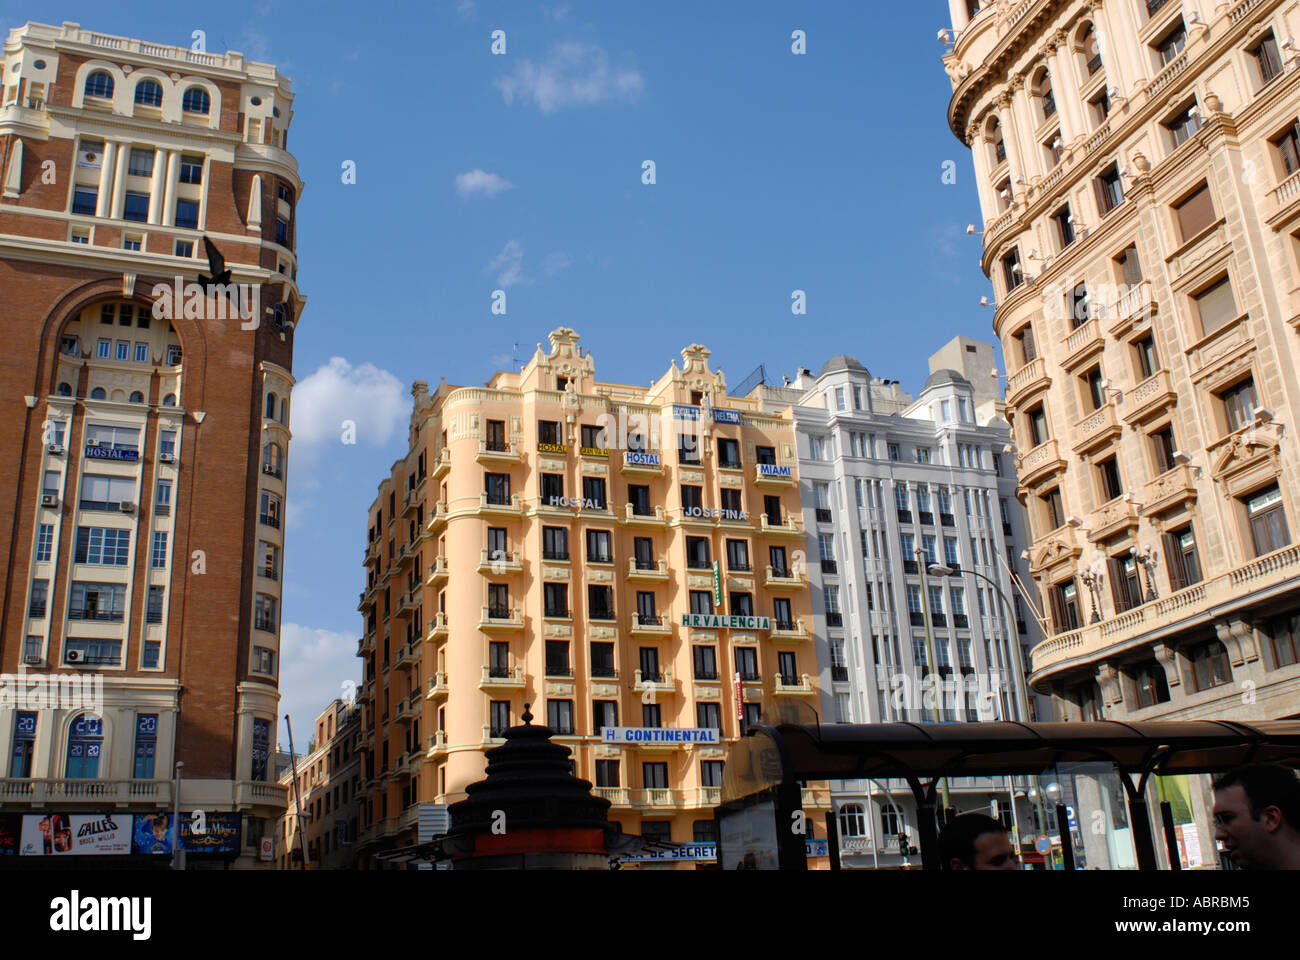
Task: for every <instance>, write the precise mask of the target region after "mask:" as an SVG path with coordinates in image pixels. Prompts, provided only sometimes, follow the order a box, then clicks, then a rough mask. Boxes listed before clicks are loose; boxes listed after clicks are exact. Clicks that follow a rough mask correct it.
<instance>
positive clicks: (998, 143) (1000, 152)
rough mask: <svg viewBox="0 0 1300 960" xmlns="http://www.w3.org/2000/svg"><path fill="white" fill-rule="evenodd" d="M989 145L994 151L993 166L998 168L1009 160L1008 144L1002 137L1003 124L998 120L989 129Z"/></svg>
mask: <svg viewBox="0 0 1300 960" xmlns="http://www.w3.org/2000/svg"><path fill="white" fill-rule="evenodd" d="M989 145H990V146H991V147H992V150H993V166H994V167H995V168H996V167H997V166H999V165H1000V164H1001V163H1002V162H1003V161H1005V160H1006V159H1007V142H1006V140H1005V139H1004V138H1003V136H1002V124H1000V123H998V121H997V120H994V121H993V123H992V125H991V126H990V127H989Z"/></svg>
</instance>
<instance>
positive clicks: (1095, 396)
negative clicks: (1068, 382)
mask: <svg viewBox="0 0 1300 960" xmlns="http://www.w3.org/2000/svg"><path fill="white" fill-rule="evenodd" d="M1103 379H1104V378H1103V377H1102V375H1101V367H1093V368H1092V369H1091V370H1089V371H1088V372H1087V373H1085V374H1084V375H1083V392H1084V397H1085V399H1086V400H1087V402H1088V403H1090V404H1091V409H1093V410H1100V409H1101V408H1102V407H1103V406H1104V405H1105V403H1106V391H1105V389H1104V388H1103V387H1102V385H1101V384H1102V380H1103Z"/></svg>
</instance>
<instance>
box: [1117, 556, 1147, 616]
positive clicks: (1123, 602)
mask: <svg viewBox="0 0 1300 960" xmlns="http://www.w3.org/2000/svg"><path fill="white" fill-rule="evenodd" d="M1109 565H1110V586H1111V595H1112V596H1113V598H1114V600H1115V612H1116V613H1123V612H1124V611H1126V610H1132V609H1133V608H1134V607H1140V606H1141V605H1142V584H1141V581H1140V580H1139V578H1138V568H1137V558H1136V557H1134V556H1132V555H1131V554H1127V553H1124V554H1120V555H1119V556H1117V557H1111V558H1110V564H1109Z"/></svg>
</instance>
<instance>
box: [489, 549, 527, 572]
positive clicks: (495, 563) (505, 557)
mask: <svg viewBox="0 0 1300 960" xmlns="http://www.w3.org/2000/svg"><path fill="white" fill-rule="evenodd" d="M523 569H524V565H523V563H522V561H521V560H520V557H519V551H518V550H515V551H513V552H510V553H505V552H503V551H498V555H497V556H493V553H492V551H491V550H480V551H479V560H478V572H479V573H490V574H491V575H492V576H494V577H505V576H509V575H510V574H512V573H521V572H522V571H523Z"/></svg>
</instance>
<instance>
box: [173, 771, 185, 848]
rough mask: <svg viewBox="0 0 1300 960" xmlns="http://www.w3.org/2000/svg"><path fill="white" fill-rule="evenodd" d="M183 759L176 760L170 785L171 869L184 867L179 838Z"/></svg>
mask: <svg viewBox="0 0 1300 960" xmlns="http://www.w3.org/2000/svg"><path fill="white" fill-rule="evenodd" d="M184 766H185V761H184V760H177V761H176V779H175V782H174V783H173V785H172V790H173V791H174V793H175V795H174V796H173V797H172V869H173V870H184V869H185V846H184V840H183V839H182V838H181V768H182V767H184Z"/></svg>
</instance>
